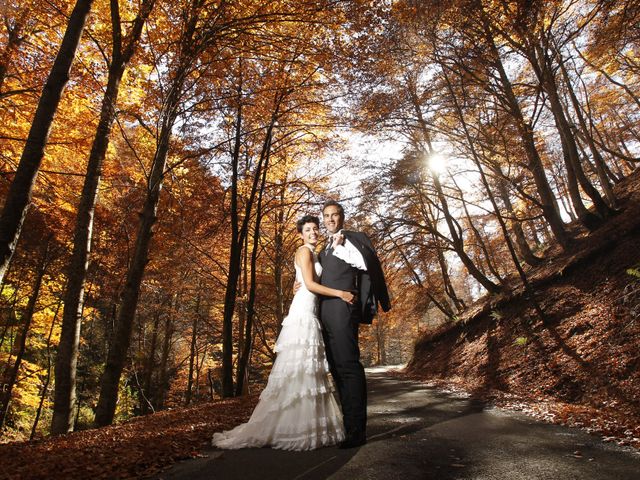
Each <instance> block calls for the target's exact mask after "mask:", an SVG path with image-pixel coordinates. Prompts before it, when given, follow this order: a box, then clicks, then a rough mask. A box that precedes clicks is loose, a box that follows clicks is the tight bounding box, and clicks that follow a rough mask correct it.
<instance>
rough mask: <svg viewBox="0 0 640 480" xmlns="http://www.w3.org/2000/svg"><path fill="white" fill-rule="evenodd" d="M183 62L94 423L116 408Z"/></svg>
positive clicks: (169, 104) (110, 418) (184, 68)
mask: <svg viewBox="0 0 640 480" xmlns="http://www.w3.org/2000/svg"><path fill="white" fill-rule="evenodd" d="M186 71H187V65H186V64H183V65H181V66H180V67H179V68H178V70H177V71H176V77H175V78H174V81H173V82H172V86H171V89H170V92H169V95H168V98H167V103H166V109H165V117H164V121H163V122H162V128H161V131H160V137H159V144H158V148H157V150H156V154H155V157H154V159H153V164H152V167H151V173H150V176H149V183H148V186H147V196H146V199H145V202H144V206H143V209H142V213H141V214H140V224H139V226H138V233H137V236H136V245H135V249H134V253H133V257H132V259H131V264H130V266H129V270H128V272H127V280H126V283H125V287H124V291H123V293H122V301H121V304H120V309H119V311H118V317H117V320H116V332H115V334H114V337H113V341H112V343H111V347H110V348H109V354H108V356H107V363H106V365H105V370H104V373H103V375H102V379H101V382H100V397H99V399H98V405H97V407H96V420H95V421H96V424H97V425H98V426H105V425H110V424H111V422H112V421H113V415H114V414H115V410H116V402H117V400H118V386H119V383H120V376H121V374H122V370H123V368H124V364H125V362H126V358H127V350H128V349H129V343H130V342H131V331H132V328H133V321H134V318H135V313H136V309H137V306H138V297H139V295H140V285H141V283H142V277H143V275H144V269H145V267H146V264H147V261H148V256H149V245H150V243H151V237H152V236H153V231H152V227H153V225H154V224H155V223H156V220H157V217H156V214H157V211H158V203H159V201H160V190H161V188H162V181H163V178H164V169H165V165H166V163H167V155H168V152H169V142H170V138H171V130H172V128H173V125H174V123H175V120H176V117H177V108H178V105H179V101H180V97H181V94H182V88H183V85H184V82H185V76H186Z"/></svg>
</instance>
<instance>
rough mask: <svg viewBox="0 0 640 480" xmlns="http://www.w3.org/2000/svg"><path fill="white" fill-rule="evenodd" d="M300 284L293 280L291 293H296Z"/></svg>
mask: <svg viewBox="0 0 640 480" xmlns="http://www.w3.org/2000/svg"><path fill="white" fill-rule="evenodd" d="M301 286H302V284H301V283H300V282H299V281H297V280H296V281H295V282H293V294H294V295H295V294H296V293H298V290H300V287H301Z"/></svg>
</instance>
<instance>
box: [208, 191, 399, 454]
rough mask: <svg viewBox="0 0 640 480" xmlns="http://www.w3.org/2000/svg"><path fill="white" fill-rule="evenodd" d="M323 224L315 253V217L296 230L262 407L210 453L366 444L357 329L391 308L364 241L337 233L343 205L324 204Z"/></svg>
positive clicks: (219, 436) (216, 441)
mask: <svg viewBox="0 0 640 480" xmlns="http://www.w3.org/2000/svg"><path fill="white" fill-rule="evenodd" d="M322 217H323V222H324V225H325V227H326V229H327V232H328V234H329V238H328V239H327V243H326V245H325V247H324V248H323V249H322V250H321V251H320V252H319V253H316V247H317V245H318V239H319V234H320V220H319V219H318V217H315V216H311V215H307V216H305V217H302V218H301V219H300V220H299V221H298V222H297V224H296V227H297V230H298V234H299V236H300V238H301V239H302V241H303V245H302V246H300V247H299V248H298V250H297V251H296V256H295V271H296V284H295V285H296V286H295V288H296V289H297V290H296V293H295V295H294V297H293V300H292V302H291V306H290V308H289V314H288V315H287V317H286V318H285V319H284V321H283V322H282V330H281V332H280V335H279V336H278V339H277V341H276V347H275V351H276V353H277V357H276V360H275V362H274V364H273V368H272V370H271V373H270V374H269V380H268V382H267V386H266V387H265V389H264V390H263V392H262V394H261V395H260V401H259V402H258V404H257V405H256V407H255V409H254V411H253V413H252V415H251V418H250V419H249V421H248V422H247V423H244V424H242V425H239V426H238V427H236V428H234V429H233V430H229V431H227V432H222V433H216V434H214V436H213V441H212V444H213V445H214V446H217V447H219V448H229V449H237V448H248V447H265V446H269V447H272V448H279V449H284V450H311V449H315V448H319V447H323V446H328V445H335V444H339V446H340V448H353V447H358V446H360V445H363V444H365V443H366V422H367V390H366V380H365V374H364V368H363V366H362V364H361V363H360V350H359V347H358V326H359V324H360V323H371V321H372V320H373V316H374V315H375V314H376V312H377V308H378V304H379V305H380V306H381V307H382V309H383V310H384V311H385V312H386V311H387V310H389V309H390V308H391V306H390V303H389V294H388V292H387V287H386V284H385V281H384V275H383V273H382V268H381V266H380V261H379V259H378V257H377V255H376V253H375V250H374V248H373V245H372V244H371V241H370V240H369V238H368V237H367V235H366V234H364V233H362V232H353V231H348V230H343V229H342V227H343V224H344V210H343V208H342V206H341V205H340V204H339V203H337V202H335V201H328V202H326V203H325V204H324V206H323V209H322ZM329 372H331V376H332V377H333V380H334V382H335V385H336V387H337V390H338V395H339V397H340V404H341V407H342V408H340V406H338V404H337V402H336V400H335V398H334V395H333V391H332V388H331V384H330V382H329V379H328V373H329Z"/></svg>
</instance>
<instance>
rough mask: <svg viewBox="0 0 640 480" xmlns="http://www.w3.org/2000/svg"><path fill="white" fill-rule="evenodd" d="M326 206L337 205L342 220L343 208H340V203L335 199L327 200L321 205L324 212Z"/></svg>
mask: <svg viewBox="0 0 640 480" xmlns="http://www.w3.org/2000/svg"><path fill="white" fill-rule="evenodd" d="M327 207H338V211H339V212H340V216H341V217H342V220H343V221H344V208H342V205H340V204H339V203H338V202H336V201H335V200H327V201H326V202H324V205H322V211H323V212H324V211H325V209H326V208H327Z"/></svg>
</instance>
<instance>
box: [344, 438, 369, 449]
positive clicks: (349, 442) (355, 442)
mask: <svg viewBox="0 0 640 480" xmlns="http://www.w3.org/2000/svg"><path fill="white" fill-rule="evenodd" d="M365 443H367V437H366V436H365V435H347V438H346V439H345V440H344V441H342V442H341V443H340V445H338V448H342V449H345V448H356V447H361V446H362V445H364V444H365Z"/></svg>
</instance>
